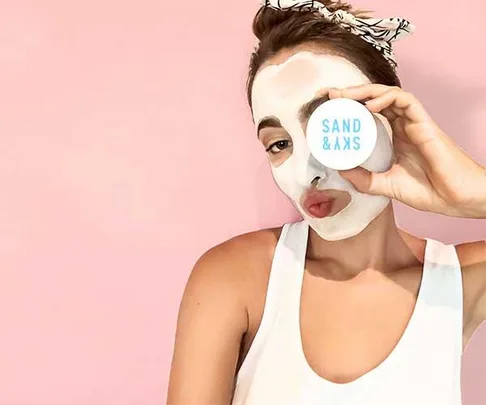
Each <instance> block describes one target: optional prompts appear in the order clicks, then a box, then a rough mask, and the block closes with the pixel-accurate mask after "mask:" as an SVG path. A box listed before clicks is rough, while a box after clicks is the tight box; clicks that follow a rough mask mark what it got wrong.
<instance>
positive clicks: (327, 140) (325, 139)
mask: <svg viewBox="0 0 486 405" xmlns="http://www.w3.org/2000/svg"><path fill="white" fill-rule="evenodd" d="M323 141H324V143H323V144H322V148H323V149H324V150H331V145H330V144H329V138H328V137H327V136H325V137H324V138H323Z"/></svg>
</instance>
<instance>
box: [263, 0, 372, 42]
mask: <svg viewBox="0 0 486 405" xmlns="http://www.w3.org/2000/svg"><path fill="white" fill-rule="evenodd" d="M320 3H321V4H323V5H324V6H325V7H326V8H327V9H328V10H329V11H331V12H334V11H337V10H343V11H347V12H349V13H352V14H354V15H356V16H360V17H363V18H365V17H366V16H365V15H364V14H365V13H367V12H366V11H361V10H353V7H352V6H351V5H350V4H348V3H344V2H342V1H333V0H321V1H320ZM290 19H292V20H293V21H294V22H295V20H299V21H302V22H303V21H309V20H314V19H322V16H319V15H316V13H315V12H313V11H311V10H310V11H297V10H276V9H274V8H272V7H269V6H262V7H261V8H260V10H258V12H257V14H256V16H255V19H254V20H253V34H254V35H255V36H256V37H257V38H258V40H259V41H261V40H262V39H263V38H265V37H266V36H267V35H268V34H269V33H270V32H271V31H272V30H273V29H274V28H275V27H277V26H279V25H280V24H283V23H285V22H286V21H288V20H290Z"/></svg>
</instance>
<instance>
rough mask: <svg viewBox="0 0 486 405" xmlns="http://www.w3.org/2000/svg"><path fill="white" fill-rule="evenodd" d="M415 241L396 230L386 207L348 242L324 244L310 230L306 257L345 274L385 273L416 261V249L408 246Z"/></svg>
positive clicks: (392, 216)
mask: <svg viewBox="0 0 486 405" xmlns="http://www.w3.org/2000/svg"><path fill="white" fill-rule="evenodd" d="M416 240H417V239H416V238H414V237H413V236H411V235H408V234H407V233H406V232H404V231H402V230H400V229H398V227H397V225H396V222H395V216H394V213H393V206H392V204H389V205H388V207H387V208H386V209H385V210H384V211H383V212H382V213H381V214H380V215H379V216H378V217H377V218H375V220H373V221H372V222H371V223H370V224H369V225H368V226H367V227H366V228H365V229H364V230H363V231H362V232H361V233H359V234H358V235H356V236H354V237H351V238H348V239H343V240H339V241H326V240H324V239H322V238H321V237H320V236H319V235H318V234H317V233H316V232H315V231H314V230H313V229H312V228H310V230H309V241H308V247H307V258H308V259H309V260H312V261H317V262H320V263H323V264H324V263H325V264H326V267H327V268H329V266H332V268H333V269H336V271H339V272H342V271H343V269H344V270H345V272H346V273H347V274H349V275H356V274H358V273H361V272H362V271H364V270H366V269H374V270H378V271H382V272H387V271H393V270H396V269H399V268H404V267H408V266H410V265H416V264H418V263H419V262H420V259H419V258H418V257H419V256H421V255H420V253H418V249H415V248H412V246H411V245H413V242H414V241H416ZM415 246H416V244H415Z"/></svg>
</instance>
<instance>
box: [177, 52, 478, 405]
mask: <svg viewBox="0 0 486 405" xmlns="http://www.w3.org/2000/svg"><path fill="white" fill-rule="evenodd" d="M302 50H310V48H309V47H297V48H294V49H292V50H287V51H285V52H281V53H279V54H277V55H276V56H274V57H273V58H272V59H270V60H269V61H268V62H267V65H269V64H280V63H282V62H283V61H285V60H286V59H287V58H289V57H290V56H292V55H293V54H294V53H296V52H299V51H302ZM329 95H330V97H331V98H333V97H349V98H353V99H356V100H372V101H371V102H369V103H368V108H369V109H370V110H371V111H372V112H381V113H382V114H383V115H385V116H386V117H387V118H388V119H389V120H390V122H391V124H392V127H393V131H394V141H395V152H396V155H397V162H396V163H395V164H394V165H393V166H392V168H391V169H390V170H389V171H387V172H385V173H380V174H376V173H370V172H367V171H366V170H365V169H362V168H358V169H354V170H352V171H348V172H341V173H340V174H341V175H342V176H343V177H345V178H347V179H348V180H349V181H351V182H352V184H353V185H354V186H355V187H356V188H357V189H358V190H359V191H361V192H366V193H369V194H375V195H385V196H388V197H390V198H392V199H395V200H398V201H401V202H403V203H405V204H407V205H409V206H412V207H414V208H417V209H420V210H424V211H430V212H435V213H440V214H444V215H448V216H455V217H467V218H486V169H485V168H484V167H482V166H481V165H479V164H478V163H476V162H474V161H473V160H472V159H471V158H470V157H468V156H467V155H466V154H465V153H464V152H463V151H462V150H460V149H459V148H458V147H457V146H456V145H454V143H453V142H452V141H451V140H450V138H448V137H447V135H446V134H445V133H444V132H443V131H442V130H441V129H440V128H439V127H438V126H437V124H436V123H435V122H434V121H433V120H432V119H431V118H430V117H429V116H428V114H427V113H426V111H425V110H424V108H423V107H422V105H421V104H420V102H419V101H418V100H416V99H415V97H414V96H413V95H411V94H409V93H406V92H404V91H402V90H401V89H395V88H389V87H386V86H379V85H365V86H359V87H356V88H349V89H345V90H337V89H336V90H330V93H329ZM457 173H461V174H463V175H461V176H457V175H456V174H457ZM458 179H459V180H458ZM280 231H281V228H276V229H267V230H262V231H257V232H252V233H249V234H245V235H241V236H238V237H236V238H233V239H231V240H229V241H227V242H224V243H223V244H221V245H218V246H216V247H214V248H212V249H211V250H209V251H208V252H206V253H205V254H204V255H203V256H202V257H201V258H200V259H199V261H198V262H197V264H196V265H195V267H194V269H193V271H192V273H191V276H190V278H189V281H188V283H187V286H186V289H185V292H184V296H183V299H182V303H181V307H180V312H179V319H178V325H177V332H176V343H175V350H174V358H173V364H172V370H171V377H170V384H169V394H168V401H167V404H169V405H192V404H198V405H228V404H230V403H231V398H232V394H233V388H234V383H235V374H236V372H237V370H238V369H239V367H240V365H241V363H242V361H243V359H244V357H245V355H246V353H247V352H248V349H249V347H250V345H251V343H252V341H253V339H254V337H255V334H256V332H257V329H258V327H259V324H260V321H261V318H262V314H263V308H264V304H265V295H266V288H267V284H268V277H269V273H270V266H271V263H272V258H273V254H274V250H275V246H276V243H277V240H278V237H279V235H280ZM343 250H346V251H350V250H352V251H353V252H355V254H353V255H342V254H341V252H342V251H343ZM456 250H457V253H458V256H459V260H460V263H461V267H462V275H463V285H464V325H463V343H464V344H463V347H464V348H465V347H466V345H467V343H468V342H469V340H470V338H471V336H472V334H473V333H474V331H475V330H476V329H477V328H478V326H479V325H480V324H481V323H482V322H483V321H484V320H485V319H486V242H485V241H478V242H472V243H463V244H460V245H457V246H456ZM424 252H425V241H424V240H423V239H421V238H418V237H416V236H413V235H411V234H409V233H407V232H405V231H403V230H401V229H399V228H398V227H397V225H396V223H395V218H394V214H393V208H392V205H391V204H390V205H389V206H388V207H387V208H386V209H385V210H384V211H383V212H382V213H381V214H380V215H379V216H378V217H377V218H376V219H375V220H374V221H373V222H372V223H371V224H370V225H369V226H368V227H367V228H366V229H365V230H364V231H363V232H361V233H360V234H358V235H357V236H355V237H353V238H350V239H345V240H340V241H326V240H323V239H322V238H320V237H319V236H318V235H317V234H316V233H315V232H314V231H312V229H311V230H310V233H309V242H308V251H307V260H306V272H305V276H304V284H303V294H302V301H301V325H300V326H301V332H302V342H303V348H304V352H305V355H306V358H307V361H308V363H309V365H310V366H311V367H312V368H313V369H314V370H315V371H316V373H317V374H319V375H320V376H322V377H324V378H326V379H328V380H331V381H334V382H337V383H346V382H349V381H353V380H355V379H356V378H358V377H359V376H361V375H363V374H365V373H366V372H368V371H370V370H371V369H373V368H375V367H376V366H377V365H378V364H380V363H381V362H382V361H383V360H384V359H385V358H386V357H387V356H388V355H389V354H390V352H391V351H392V350H393V348H394V347H395V345H396V344H397V342H398V341H399V339H400V337H401V336H402V334H403V332H404V330H405V328H406V326H407V324H408V321H409V319H410V316H411V314H412V311H413V308H414V305H415V302H416V297H417V292H418V287H419V283H420V280H421V275H422V265H423V259H424ZM357 328H358V329H359V330H360V334H356V333H354V332H355V331H356V329H357Z"/></svg>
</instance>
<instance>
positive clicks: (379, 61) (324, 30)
mask: <svg viewBox="0 0 486 405" xmlns="http://www.w3.org/2000/svg"><path fill="white" fill-rule="evenodd" d="M321 3H323V4H324V5H325V6H326V7H327V8H328V9H329V10H330V11H336V10H344V11H347V12H350V13H352V14H354V15H355V16H357V17H360V18H367V16H366V15H365V13H366V12H363V11H360V10H352V7H351V6H350V5H349V4H346V3H342V2H341V1H337V2H336V1H332V0H321ZM253 33H254V34H255V36H256V37H257V38H258V40H259V41H260V43H259V45H258V47H257V48H256V49H255V51H254V52H253V53H252V55H251V59H250V68H249V72H248V80H247V96H248V103H249V104H250V107H251V106H252V100H251V90H252V87H253V82H254V80H255V76H256V74H257V72H258V70H259V69H260V67H261V66H262V65H263V64H264V63H265V62H266V61H267V60H268V59H269V58H271V57H272V56H274V55H276V54H277V53H278V52H280V51H282V50H284V49H289V48H292V47H295V46H298V45H303V44H309V45H314V46H315V47H316V48H322V49H323V50H326V51H327V52H330V53H332V54H334V55H338V56H342V57H344V58H346V59H348V60H349V61H350V62H351V63H353V64H354V65H356V66H357V67H358V68H359V69H360V70H361V71H362V72H363V73H364V74H365V75H366V76H367V77H368V78H369V79H370V81H371V82H372V83H379V84H385V85H388V86H399V87H400V86H401V84H400V80H399V78H398V76H397V75H396V73H395V71H394V70H393V68H392V66H391V65H390V63H389V62H388V61H387V60H386V59H385V57H384V56H383V55H382V53H381V52H380V51H378V50H377V49H375V48H374V47H373V46H372V45H371V44H369V43H368V42H366V41H364V40H363V39H361V38H360V37H359V36H357V35H355V34H352V33H350V32H348V31H346V30H345V29H344V28H342V27H341V26H339V25H338V24H336V23H334V22H330V21H328V20H326V19H325V18H323V17H322V16H320V15H316V13H315V12H312V11H294V10H287V11H283V10H275V9H273V8H270V7H261V8H260V10H259V11H258V12H257V14H256V16H255V18H254V20H253Z"/></svg>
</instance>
